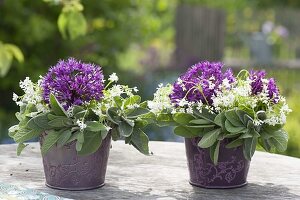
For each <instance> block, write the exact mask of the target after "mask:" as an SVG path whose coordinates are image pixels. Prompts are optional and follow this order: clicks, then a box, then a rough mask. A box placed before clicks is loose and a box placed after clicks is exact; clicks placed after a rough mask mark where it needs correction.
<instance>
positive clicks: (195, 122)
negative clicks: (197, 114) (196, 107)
mask: <svg viewBox="0 0 300 200" xmlns="http://www.w3.org/2000/svg"><path fill="white" fill-rule="evenodd" d="M189 123H190V124H199V125H209V124H211V122H210V121H207V120H205V119H193V120H191V121H190V122H189Z"/></svg>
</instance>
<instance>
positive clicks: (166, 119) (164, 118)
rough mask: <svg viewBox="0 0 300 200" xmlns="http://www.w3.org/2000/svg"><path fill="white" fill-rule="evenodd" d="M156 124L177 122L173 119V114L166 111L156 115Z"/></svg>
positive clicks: (167, 124) (171, 124)
mask: <svg viewBox="0 0 300 200" xmlns="http://www.w3.org/2000/svg"><path fill="white" fill-rule="evenodd" d="M156 120H157V125H158V126H160V127H163V126H176V125H177V123H176V122H175V121H174V119H173V116H172V115H171V114H168V113H161V114H159V115H158V116H157V118H156Z"/></svg>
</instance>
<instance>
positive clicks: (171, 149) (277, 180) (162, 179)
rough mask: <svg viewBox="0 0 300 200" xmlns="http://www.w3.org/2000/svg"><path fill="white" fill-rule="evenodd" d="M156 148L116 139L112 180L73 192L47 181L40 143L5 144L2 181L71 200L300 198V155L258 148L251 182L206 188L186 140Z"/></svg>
mask: <svg viewBox="0 0 300 200" xmlns="http://www.w3.org/2000/svg"><path fill="white" fill-rule="evenodd" d="M150 148H151V150H152V151H153V153H154V155H153V156H144V155H142V154H140V153H139V152H137V151H136V150H135V149H134V148H133V147H132V146H128V145H126V144H124V142H123V141H119V142H113V143H112V149H111V151H110V157H109V163H108V169H107V173H106V185H105V186H104V187H102V188H99V189H95V190H89V191H76V192H74V191H71V192H70V191H62V190H54V189H50V188H47V187H46V186H45V183H44V182H45V180H44V172H43V167H42V159H41V155H40V150H39V145H38V144H37V143H32V144H30V145H29V146H28V147H27V148H26V149H25V150H24V151H23V153H22V155H21V156H19V157H18V156H16V151H15V150H16V145H0V151H1V155H0V182H1V181H2V182H5V183H9V184H12V185H18V186H24V187H28V188H33V189H35V190H38V191H40V192H46V193H48V194H51V195H58V196H60V197H65V198H71V199H136V200H140V199H158V200H173V199H213V200H214V199H243V200H245V199H280V200H283V199H300V159H297V158H292V157H287V156H281V155H275V154H268V153H264V152H256V153H255V155H254V157H253V159H252V161H251V166H250V170H249V175H248V185H247V186H245V187H242V188H237V189H223V190H220V189H218V190H216V189H202V188H197V187H193V186H191V185H190V184H189V183H188V178H189V177H188V169H187V164H186V157H185V148H184V144H183V143H173V142H150ZM0 199H1V198H0Z"/></svg>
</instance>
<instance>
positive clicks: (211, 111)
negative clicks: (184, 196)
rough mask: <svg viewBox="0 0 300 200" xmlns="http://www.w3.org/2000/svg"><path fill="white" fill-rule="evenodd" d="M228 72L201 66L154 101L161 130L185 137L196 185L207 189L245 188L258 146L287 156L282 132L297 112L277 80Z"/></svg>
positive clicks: (211, 64)
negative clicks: (169, 128) (288, 118)
mask: <svg viewBox="0 0 300 200" xmlns="http://www.w3.org/2000/svg"><path fill="white" fill-rule="evenodd" d="M222 67H223V64H222V63H219V62H207V61H205V62H200V63H198V64H195V65H193V66H192V67H190V68H189V69H188V70H187V72H186V73H184V74H183V75H181V76H180V77H179V78H178V80H177V81H176V82H175V83H174V84H173V85H171V84H167V85H166V86H163V85H159V87H158V89H157V91H156V92H155V94H154V99H153V100H152V101H149V102H148V107H149V108H150V110H151V111H152V112H153V113H155V115H156V120H157V124H158V125H161V126H166V125H169V126H170V125H171V126H175V129H174V133H175V134H177V135H179V136H183V137H185V146H186V154H187V160H188V167H189V171H190V183H191V184H192V185H196V186H200V187H205V188H233V187H239V186H243V185H245V184H246V183H247V181H246V178H247V173H248V168H249V164H250V160H251V158H252V156H253V154H254V152H255V149H256V146H257V144H259V145H260V146H261V147H263V148H264V149H265V150H266V151H268V152H270V151H272V150H273V149H276V150H277V151H284V150H285V149H286V148H287V141H288V135H287V133H286V132H285V131H284V130H283V129H282V127H283V125H284V124H285V122H286V115H287V114H288V113H289V112H291V110H290V109H289V107H288V105H287V103H286V100H285V98H284V97H282V96H280V95H279V90H278V87H277V86H276V84H275V80H274V79H273V78H270V79H268V78H266V73H265V72H264V71H253V70H252V71H250V72H248V71H246V70H241V71H240V72H239V74H238V75H237V76H236V77H235V76H234V75H233V73H232V70H231V69H228V70H226V71H225V72H222Z"/></svg>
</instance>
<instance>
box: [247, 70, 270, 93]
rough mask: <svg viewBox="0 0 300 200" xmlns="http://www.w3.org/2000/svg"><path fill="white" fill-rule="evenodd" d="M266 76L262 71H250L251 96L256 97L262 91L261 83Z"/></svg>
mask: <svg viewBox="0 0 300 200" xmlns="http://www.w3.org/2000/svg"><path fill="white" fill-rule="evenodd" d="M265 76H266V72H265V71H264V70H261V71H255V70H251V71H250V80H251V88H252V94H253V95H257V94H258V93H260V92H262V90H263V81H262V79H264V78H265Z"/></svg>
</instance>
